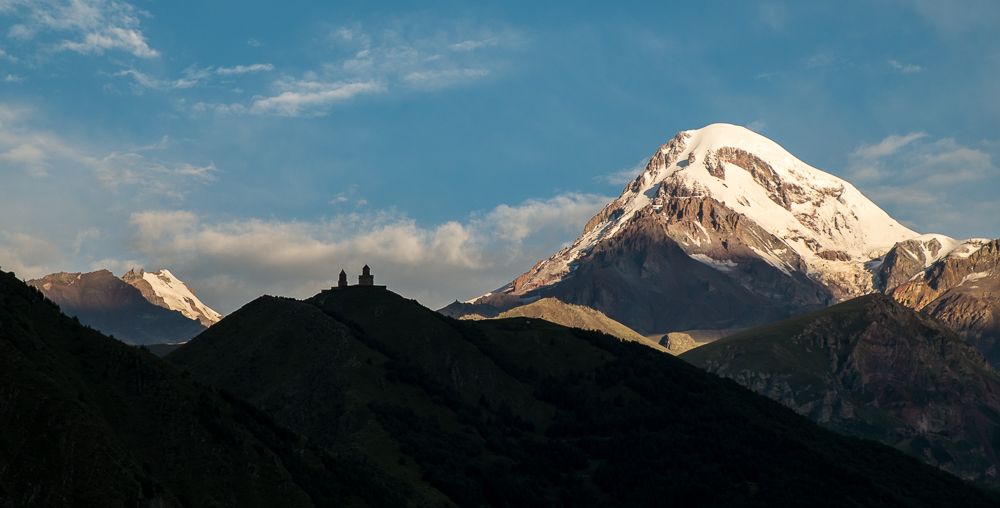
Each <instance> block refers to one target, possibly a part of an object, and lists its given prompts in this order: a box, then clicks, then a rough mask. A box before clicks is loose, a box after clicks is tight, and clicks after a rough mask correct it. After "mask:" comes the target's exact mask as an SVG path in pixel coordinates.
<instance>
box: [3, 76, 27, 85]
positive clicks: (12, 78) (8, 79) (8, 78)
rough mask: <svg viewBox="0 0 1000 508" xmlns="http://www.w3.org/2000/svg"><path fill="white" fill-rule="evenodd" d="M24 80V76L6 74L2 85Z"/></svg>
mask: <svg viewBox="0 0 1000 508" xmlns="http://www.w3.org/2000/svg"><path fill="white" fill-rule="evenodd" d="M24 79H25V78H24V76H17V75H15V74H8V75H7V76H6V77H5V78H3V80H4V83H20V82H22V81H24Z"/></svg>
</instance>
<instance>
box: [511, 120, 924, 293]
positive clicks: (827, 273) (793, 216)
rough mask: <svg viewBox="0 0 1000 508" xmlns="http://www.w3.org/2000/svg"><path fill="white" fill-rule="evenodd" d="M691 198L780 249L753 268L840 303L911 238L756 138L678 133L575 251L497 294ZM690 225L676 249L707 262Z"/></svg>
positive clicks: (823, 176)
mask: <svg viewBox="0 0 1000 508" xmlns="http://www.w3.org/2000/svg"><path fill="white" fill-rule="evenodd" d="M689 199H702V200H704V199H710V200H712V201H715V202H718V203H721V204H722V205H723V206H724V208H727V209H729V210H732V211H733V212H736V213H737V214H739V215H741V216H744V217H746V218H749V219H750V220H752V221H753V222H754V223H756V224H757V225H758V226H760V227H761V228H762V229H763V230H764V232H766V233H768V234H770V235H773V237H775V238H776V239H777V240H778V244H780V245H775V244H774V243H773V242H770V241H769V242H764V243H766V244H768V245H770V246H771V247H768V248H763V247H761V248H760V249H758V248H757V247H752V248H753V249H754V252H756V253H757V255H758V256H759V257H760V258H761V259H763V260H765V261H766V262H768V263H770V264H772V265H773V266H775V267H776V268H778V269H779V270H781V271H783V272H785V273H790V272H791V271H798V270H802V271H804V272H805V274H806V275H808V276H809V277H810V278H813V279H815V280H816V281H817V282H820V283H821V284H823V285H827V286H829V285H835V286H841V288H842V290H841V291H838V293H837V294H840V295H843V296H845V297H846V296H852V295H857V294H863V293H864V292H867V291H868V290H870V289H871V277H870V275H866V272H865V266H864V263H865V262H868V261H872V260H877V259H878V258H880V257H881V256H883V255H884V254H886V252H888V251H889V249H891V248H892V247H893V245H895V244H896V243H898V242H901V241H905V240H907V239H911V238H914V237H917V236H919V234H918V233H916V232H914V231H912V230H910V229H909V228H907V227H905V226H903V225H902V224H900V223H899V222H897V221H896V220H894V219H893V218H892V217H890V216H889V215H888V214H887V213H885V212H884V211H883V210H882V209H881V208H879V207H878V206H877V205H875V203H873V202H872V201H871V200H869V199H868V198H866V197H865V196H864V195H863V194H861V192H860V191H858V190H857V189H856V188H855V187H854V186H853V185H851V184H850V183H848V182H846V181H844V180H842V179H840V178H837V177H836V176H833V175H831V174H829V173H826V172H824V171H821V170H819V169H816V168H814V167H812V166H809V165H808V164H806V163H804V162H802V161H801V160H799V159H798V158H796V157H795V156H793V155H792V154H790V153H789V152H788V151H787V150H785V149H784V148H782V147H781V146H780V145H778V144H777V143H775V142H774V141H772V140H770V139H768V138H766V137H764V136H761V135H760V134H757V133H755V132H753V131H751V130H749V129H746V128H744V127H740V126H736V125H731V124H724V123H718V124H712V125H709V126H707V127H703V128H701V129H696V130H688V131H682V132H679V133H678V134H677V135H676V136H674V138H673V139H671V140H670V141H669V142H667V143H666V144H664V145H663V146H661V147H660V148H659V149H658V150H657V151H656V152H655V153H654V154H653V156H652V157H651V158H650V160H649V163H648V164H647V165H646V168H645V169H644V170H643V171H642V173H640V174H639V175H638V176H637V177H636V178H635V180H633V181H632V182H630V183H629V184H628V185H627V186H626V187H625V189H624V190H623V191H622V194H621V196H619V197H618V199H616V200H614V201H613V202H611V203H609V204H608V205H607V206H606V207H605V208H604V210H603V211H602V212H601V213H599V214H598V215H597V216H595V217H594V218H593V219H591V221H590V222H589V223H588V224H587V226H586V228H585V229H584V233H583V235H581V236H580V237H579V238H578V239H577V240H576V241H575V242H574V243H573V245H571V246H570V247H568V248H566V249H564V250H562V251H560V252H559V253H557V254H555V255H553V256H552V257H551V258H549V259H547V260H544V261H542V262H540V263H538V264H537V265H536V266H535V267H533V268H532V269H531V270H530V271H529V272H528V273H525V274H524V275H522V276H521V277H519V278H518V279H516V280H515V281H514V282H513V283H512V284H511V285H510V286H508V287H507V288H503V289H502V290H501V291H503V292H506V293H514V294H523V293H524V292H526V291H530V290H532V289H534V288H537V287H539V286H544V285H549V284H554V283H557V282H559V281H560V280H562V279H563V278H566V277H571V276H572V271H573V266H574V265H575V261H577V260H578V259H581V258H582V257H584V256H586V255H587V253H588V252H589V251H590V250H591V249H592V248H593V247H594V246H595V245H597V244H598V243H599V242H601V241H602V240H605V239H608V238H611V237H614V236H615V235H617V234H618V233H619V232H621V231H622V230H623V228H624V227H625V226H626V225H627V224H628V223H629V222H630V221H631V220H632V218H633V217H635V216H636V214H638V213H639V212H641V211H644V210H648V211H652V212H660V211H661V210H662V209H663V208H664V206H665V205H667V204H671V203H672V204H674V205H676V204H678V203H680V202H683V201H684V200H689ZM694 222H699V221H694ZM692 226H693V227H695V228H696V229H699V230H700V231H694V232H693V233H692V234H691V235H689V236H688V237H687V238H680V239H679V240H678V241H679V243H680V244H681V246H682V248H684V249H685V251H686V252H687V253H688V254H689V255H692V256H694V255H696V254H697V255H699V256H700V257H698V258H696V259H700V260H701V259H702V258H707V257H711V252H709V251H710V250H711V247H708V246H707V243H711V238H710V237H711V234H710V233H709V232H708V231H706V230H705V228H704V227H702V224H700V223H696V224H692ZM751 243H753V242H751ZM761 245H763V244H761ZM718 261H725V260H724V259H719V260H718ZM793 265H794V266H793ZM800 265H804V266H800ZM713 266H714V265H713ZM866 280H867V282H866Z"/></svg>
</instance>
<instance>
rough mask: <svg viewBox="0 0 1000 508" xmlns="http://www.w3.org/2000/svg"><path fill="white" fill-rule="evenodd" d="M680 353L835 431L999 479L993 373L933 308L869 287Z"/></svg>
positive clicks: (999, 431) (999, 404)
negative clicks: (917, 308)
mask: <svg viewBox="0 0 1000 508" xmlns="http://www.w3.org/2000/svg"><path fill="white" fill-rule="evenodd" d="M681 358H682V359H684V360H686V361H688V362H691V363H692V364H694V365H697V366H699V367H703V368H705V369H707V370H710V371H712V372H715V373H717V374H719V375H721V376H724V377H729V378H732V379H734V380H736V381H737V382H738V383H740V384H742V385H744V386H746V387H748V388H750V389H751V390H753V391H755V392H757V393H760V394H762V395H766V396H769V397H771V398H773V399H775V400H778V401H780V402H781V403H782V404H784V405H785V406H787V407H789V408H792V409H794V410H795V411H797V412H799V413H800V414H803V415H806V416H808V417H809V418H811V419H812V420H814V421H816V422H818V423H820V424H822V425H823V426H825V427H828V428H831V429H834V430H837V431H838V432H841V433H844V434H848V435H856V436H861V437H867V438H870V439H877V440H879V441H882V442H884V443H887V444H890V445H893V446H895V447H897V448H899V449H901V450H904V451H906V452H908V453H910V454H912V455H914V456H917V457H920V458H921V459H922V460H924V461H925V462H927V463H929V464H933V465H936V466H939V467H941V468H942V469H945V470H947V471H951V472H953V473H955V474H956V475H959V476H961V477H963V478H966V479H968V480H973V481H976V482H979V483H981V484H983V485H989V486H993V487H996V486H1000V482H998V479H997V476H996V474H995V472H994V471H995V470H996V468H997V467H998V465H1000V463H998V461H997V453H998V452H1000V441H998V439H997V436H1000V376H998V375H997V373H996V372H995V371H994V370H993V368H992V367H991V366H990V365H989V364H988V363H987V361H986V359H985V358H983V356H982V354H980V353H979V352H978V351H976V350H975V349H974V348H973V347H972V346H970V345H969V344H968V343H967V342H965V341H964V340H963V339H962V338H961V337H959V336H957V335H956V334H955V333H953V332H952V331H951V330H950V329H948V328H947V327H946V326H944V325H943V324H942V323H940V322H938V321H937V320H935V319H934V318H932V317H929V316H927V315H924V314H919V313H917V312H914V311H912V310H911V309H908V308H906V307H905V306H903V305H902V304H899V303H897V302H895V301H894V300H892V299H891V298H889V297H886V296H884V295H881V294H872V295H868V296H865V297H861V298H857V299H854V300H851V301H848V302H845V303H842V304H839V305H836V306H833V307H830V308H827V309H823V310H821V311H817V312H814V313H811V314H806V315H803V316H798V317H795V318H792V319H788V320H785V321H781V322H778V323H774V324H771V325H766V326H762V327H759V328H754V329H751V330H747V331H744V332H742V333H738V334H736V335H732V336H730V337H726V338H723V339H720V340H718V341H715V342H713V343H710V344H706V345H703V346H701V347H699V348H697V349H693V350H691V351H688V352H687V353H684V354H682V355H681Z"/></svg>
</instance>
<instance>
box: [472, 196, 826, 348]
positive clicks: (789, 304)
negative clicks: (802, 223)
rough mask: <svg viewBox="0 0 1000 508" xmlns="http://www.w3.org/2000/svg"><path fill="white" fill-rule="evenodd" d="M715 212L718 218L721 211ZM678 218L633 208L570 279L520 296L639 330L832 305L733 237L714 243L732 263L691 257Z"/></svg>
mask: <svg viewBox="0 0 1000 508" xmlns="http://www.w3.org/2000/svg"><path fill="white" fill-rule="evenodd" d="M716 214H717V216H719V217H721V212H720V211H716ZM705 217H706V220H711V219H710V218H708V216H707V215H706V216H705ZM733 219H734V220H735V221H736V222H737V223H739V220H738V218H735V217H734V218H733ZM720 220H722V219H721V218H720ZM685 224H687V223H685V222H682V223H680V225H678V224H677V222H676V221H674V220H672V219H671V216H670V215H664V214H659V213H652V212H650V213H640V214H637V215H636V217H634V218H633V219H632V220H630V221H629V222H628V223H627V224H626V225H625V226H624V227H623V230H622V231H621V232H619V233H618V234H617V235H615V236H614V237H612V238H610V239H607V240H604V241H602V242H601V243H599V244H597V245H596V246H595V247H594V248H593V249H592V250H591V251H590V252H589V253H588V255H587V256H586V257H585V258H583V259H581V260H579V262H578V264H577V265H576V266H575V268H574V272H573V276H572V277H568V278H566V279H564V280H562V281H561V282H560V283H559V284H553V285H548V286H541V287H539V288H537V289H535V290H533V291H530V292H527V293H525V297H532V296H539V297H542V298H548V297H555V298H558V299H559V300H561V301H563V302H566V303H569V304H574V305H582V306H586V307H590V308H592V309H596V310H598V311H600V312H602V313H604V314H605V315H607V316H608V317H609V318H611V319H613V320H615V321H618V322H620V323H622V324H624V325H626V326H628V327H629V328H631V329H633V330H635V331H636V332H638V333H640V334H654V333H666V332H670V331H683V330H694V329H725V328H739V327H749V326H756V325H761V324H765V323H770V322H774V321H777V320H780V319H784V318H787V317H789V316H791V315H793V314H795V313H800V312H805V311H807V310H814V309H818V308H822V307H824V306H826V305H828V304H829V303H832V297H831V295H830V294H829V293H828V292H827V291H826V290H825V289H824V288H822V287H821V286H819V285H818V284H816V283H815V282H813V281H811V280H809V279H807V278H806V277H805V276H802V275H800V274H797V273H795V272H793V273H791V274H786V273H784V272H782V271H780V270H778V269H777V268H775V267H773V266H771V265H770V264H768V263H766V262H764V261H763V260H760V259H759V258H755V257H742V255H741V254H740V253H741V252H743V249H746V247H742V246H740V243H739V242H738V241H736V240H731V241H729V242H724V241H723V240H721V238H722V236H721V235H720V241H719V242H718V243H719V244H720V245H727V246H728V247H729V248H730V249H731V250H730V251H728V252H730V253H731V255H732V258H730V259H732V260H738V261H739V264H737V263H736V262H735V261H734V262H733V264H732V267H729V268H728V269H727V270H720V269H717V268H715V267H713V266H710V265H708V264H705V263H702V262H699V261H697V260H695V259H693V258H692V257H691V256H689V255H688V254H687V253H686V252H684V249H683V248H682V246H681V245H680V244H678V243H677V241H676V240H675V239H674V236H675V234H674V233H672V228H675V227H687V226H686V225H685ZM721 224H722V223H721V222H720V226H719V227H723V226H721ZM720 248H722V247H720ZM747 250H749V249H747ZM505 297H507V295H504V294H502V293H498V294H493V295H489V296H486V297H484V298H482V299H480V301H479V303H491V302H493V301H497V302H498V305H503V301H502V299H504V298H505Z"/></svg>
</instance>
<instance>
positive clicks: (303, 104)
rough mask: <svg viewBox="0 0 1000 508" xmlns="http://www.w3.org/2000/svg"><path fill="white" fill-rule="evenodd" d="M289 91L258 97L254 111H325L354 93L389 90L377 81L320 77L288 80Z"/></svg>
mask: <svg viewBox="0 0 1000 508" xmlns="http://www.w3.org/2000/svg"><path fill="white" fill-rule="evenodd" d="M280 86H281V88H284V89H285V91H283V92H282V93H280V94H279V95H276V96H274V97H256V98H255V100H254V103H253V106H252V107H251V108H250V112H251V113H256V114H265V113H269V114H274V115H279V116H300V115H322V114H324V111H323V110H324V108H326V107H328V106H329V105H331V104H333V103H335V102H339V101H343V100H346V99H349V98H351V97H354V96H357V95H362V94H372V93H377V92H383V91H385V85H383V84H381V83H378V82H375V81H368V82H355V83H350V82H342V81H338V82H336V83H324V82H320V81H285V82H282V83H281V84H280Z"/></svg>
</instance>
